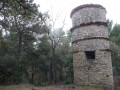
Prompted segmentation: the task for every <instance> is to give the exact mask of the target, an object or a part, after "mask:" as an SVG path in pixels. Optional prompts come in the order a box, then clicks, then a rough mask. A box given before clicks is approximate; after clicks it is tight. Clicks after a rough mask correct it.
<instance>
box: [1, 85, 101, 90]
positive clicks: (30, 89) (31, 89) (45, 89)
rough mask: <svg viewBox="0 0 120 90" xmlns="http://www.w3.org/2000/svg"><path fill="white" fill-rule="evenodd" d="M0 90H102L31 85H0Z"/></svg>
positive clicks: (71, 86)
mask: <svg viewBox="0 0 120 90" xmlns="http://www.w3.org/2000/svg"><path fill="white" fill-rule="evenodd" d="M0 90H102V89H101V88H98V87H89V86H84V87H83V86H81V87H79V86H75V85H73V84H71V85H52V86H39V87H36V86H33V85H24V84H21V85H5V86H3V85H0Z"/></svg>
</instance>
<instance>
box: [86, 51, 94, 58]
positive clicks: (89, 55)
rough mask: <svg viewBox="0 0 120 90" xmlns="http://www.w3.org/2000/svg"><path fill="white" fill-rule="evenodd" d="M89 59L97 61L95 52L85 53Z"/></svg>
mask: <svg viewBox="0 0 120 90" xmlns="http://www.w3.org/2000/svg"><path fill="white" fill-rule="evenodd" d="M85 55H86V58H87V59H95V51H85Z"/></svg>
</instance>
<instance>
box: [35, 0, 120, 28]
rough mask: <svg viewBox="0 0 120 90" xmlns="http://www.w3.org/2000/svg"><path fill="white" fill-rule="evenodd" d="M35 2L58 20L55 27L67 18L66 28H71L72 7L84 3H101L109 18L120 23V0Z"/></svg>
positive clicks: (43, 0)
mask: <svg viewBox="0 0 120 90" xmlns="http://www.w3.org/2000/svg"><path fill="white" fill-rule="evenodd" d="M34 1H35V3H37V4H39V5H40V11H42V12H47V11H48V12H49V15H52V13H51V12H53V15H52V16H53V18H54V19H55V17H56V16H59V15H60V16H59V18H58V19H57V21H56V24H55V28H59V27H61V26H62V25H63V24H62V21H63V20H64V18H65V28H64V29H65V30H69V29H70V28H71V27H72V25H71V23H72V21H71V19H70V13H71V11H72V9H74V8H75V7H77V6H79V5H82V4H90V3H92V4H100V5H102V6H104V7H105V8H106V10H107V18H108V19H110V20H113V22H114V23H119V24H120V3H119V2H120V1H119V0H34Z"/></svg>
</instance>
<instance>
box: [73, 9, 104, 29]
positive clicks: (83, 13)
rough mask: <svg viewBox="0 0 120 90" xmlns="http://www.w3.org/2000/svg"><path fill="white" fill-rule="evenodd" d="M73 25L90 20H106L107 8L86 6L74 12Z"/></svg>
mask: <svg viewBox="0 0 120 90" xmlns="http://www.w3.org/2000/svg"><path fill="white" fill-rule="evenodd" d="M71 17H72V26H73V27H74V26H78V25H80V24H82V23H89V22H91V21H92V22H98V21H99V22H106V10H105V9H103V8H94V7H85V8H82V9H79V10H77V11H76V12H74V14H73V15H72V16H71Z"/></svg>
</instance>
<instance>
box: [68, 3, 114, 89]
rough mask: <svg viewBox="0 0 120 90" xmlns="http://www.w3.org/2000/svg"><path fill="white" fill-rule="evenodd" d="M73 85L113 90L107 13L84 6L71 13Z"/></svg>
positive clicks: (101, 7)
mask: <svg viewBox="0 0 120 90" xmlns="http://www.w3.org/2000/svg"><path fill="white" fill-rule="evenodd" d="M70 17H71V19H72V28H71V33H72V46H73V66H74V83H75V84H77V85H88V86H89V85H90V86H100V87H102V88H104V89H105V90H113V86H114V84H113V73H112V63H111V52H110V46H109V37H108V29H107V23H106V9H105V8H104V7H103V6H101V5H98V4H85V5H81V6H78V7H76V8H75V9H73V10H72V12H71V15H70Z"/></svg>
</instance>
